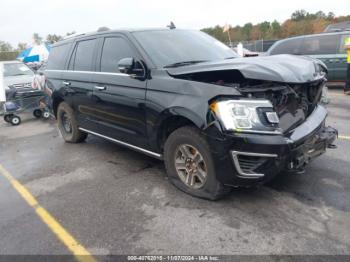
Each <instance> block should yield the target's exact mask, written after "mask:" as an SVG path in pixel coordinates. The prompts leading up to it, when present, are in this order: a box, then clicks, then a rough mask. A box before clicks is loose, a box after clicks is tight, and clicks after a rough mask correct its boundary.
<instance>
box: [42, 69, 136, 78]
mask: <svg viewBox="0 0 350 262" xmlns="http://www.w3.org/2000/svg"><path fill="white" fill-rule="evenodd" d="M45 71H47V72H58V73H80V74H96V75H116V76H128V77H130V75H128V74H124V73H111V72H97V71H76V70H56V69H47V70H45Z"/></svg>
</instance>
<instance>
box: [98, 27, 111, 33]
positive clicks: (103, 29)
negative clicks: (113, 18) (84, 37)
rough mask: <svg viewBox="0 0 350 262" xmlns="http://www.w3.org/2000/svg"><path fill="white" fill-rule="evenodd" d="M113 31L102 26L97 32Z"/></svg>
mask: <svg viewBox="0 0 350 262" xmlns="http://www.w3.org/2000/svg"><path fill="white" fill-rule="evenodd" d="M109 30H111V29H109V28H108V27H107V26H101V27H99V28H98V29H97V32H104V31H109Z"/></svg>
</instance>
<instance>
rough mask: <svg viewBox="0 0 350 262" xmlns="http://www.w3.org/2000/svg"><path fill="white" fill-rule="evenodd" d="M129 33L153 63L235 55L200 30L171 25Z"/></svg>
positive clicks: (222, 57) (195, 60)
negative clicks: (168, 27) (178, 27)
mask: <svg viewBox="0 0 350 262" xmlns="http://www.w3.org/2000/svg"><path fill="white" fill-rule="evenodd" d="M133 34H134V36H135V37H136V39H137V40H138V42H139V43H140V44H141V45H142V47H143V48H144V49H145V51H146V52H147V53H148V55H149V56H150V57H151V59H152V61H153V62H154V63H155V64H156V66H157V67H164V66H166V67H169V66H173V65H175V66H182V65H189V64H193V63H200V62H204V61H217V60H223V59H229V58H235V57H237V55H236V53H235V52H234V51H233V50H231V49H230V48H229V47H228V46H226V45H225V44H223V43H221V42H220V41H218V40H216V39H215V38H213V37H211V36H209V35H207V34H206V33H203V32H201V31H195V30H178V29H174V30H159V31H142V32H134V33H133ZM186 62H187V63H186Z"/></svg>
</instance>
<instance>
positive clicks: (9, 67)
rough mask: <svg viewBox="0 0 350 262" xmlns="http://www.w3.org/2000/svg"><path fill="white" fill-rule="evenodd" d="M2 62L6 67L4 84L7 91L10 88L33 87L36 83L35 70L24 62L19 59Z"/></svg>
mask: <svg viewBox="0 0 350 262" xmlns="http://www.w3.org/2000/svg"><path fill="white" fill-rule="evenodd" d="M0 63H2V64H3V68H4V73H3V74H4V85H5V90H6V91H7V92H9V91H10V90H17V89H25V88H32V87H34V86H35V85H36V83H35V81H34V79H35V74H34V72H33V70H31V69H30V68H29V67H28V66H27V65H25V64H24V63H22V62H20V61H17V60H13V61H4V62H0Z"/></svg>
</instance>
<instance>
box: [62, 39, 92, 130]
mask: <svg viewBox="0 0 350 262" xmlns="http://www.w3.org/2000/svg"><path fill="white" fill-rule="evenodd" d="M96 47H97V39H96V38H90V39H83V40H78V41H77V42H76V43H75V47H74V49H73V52H72V54H71V58H70V61H69V66H68V70H67V71H65V72H64V73H63V75H62V78H63V84H64V85H65V86H66V96H68V97H72V100H73V109H74V111H75V113H76V116H77V119H78V124H79V126H80V127H83V128H85V129H88V130H91V131H97V130H98V121H97V119H96V117H95V114H94V108H95V102H94V101H93V96H92V94H93V89H94V84H93V83H92V78H93V74H94V73H95V66H94V61H95V60H96V55H97V51H96Z"/></svg>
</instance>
